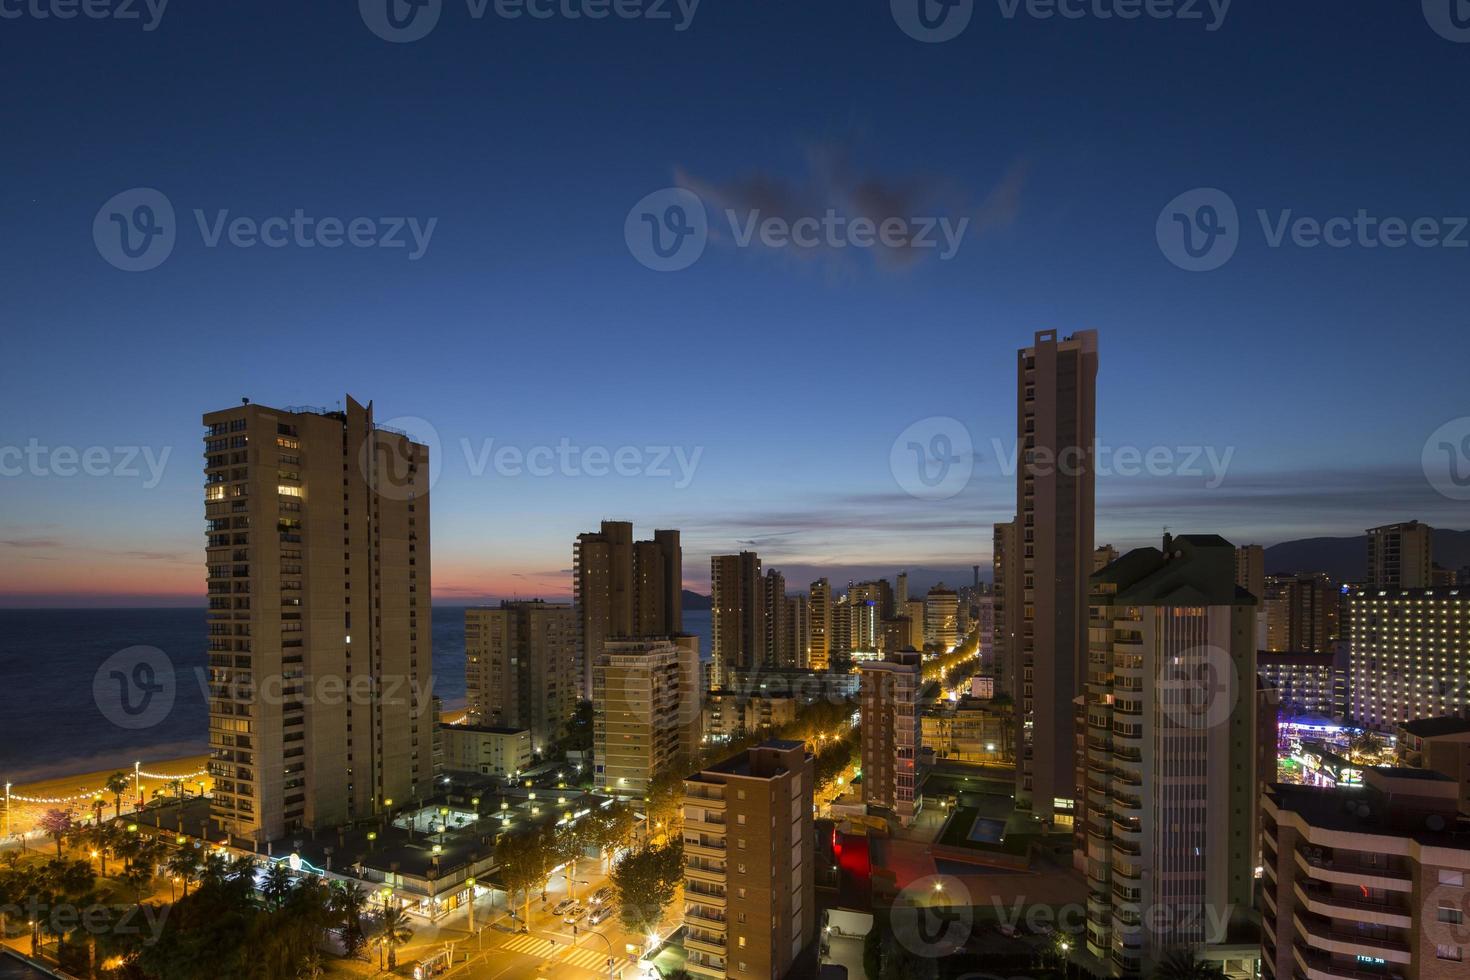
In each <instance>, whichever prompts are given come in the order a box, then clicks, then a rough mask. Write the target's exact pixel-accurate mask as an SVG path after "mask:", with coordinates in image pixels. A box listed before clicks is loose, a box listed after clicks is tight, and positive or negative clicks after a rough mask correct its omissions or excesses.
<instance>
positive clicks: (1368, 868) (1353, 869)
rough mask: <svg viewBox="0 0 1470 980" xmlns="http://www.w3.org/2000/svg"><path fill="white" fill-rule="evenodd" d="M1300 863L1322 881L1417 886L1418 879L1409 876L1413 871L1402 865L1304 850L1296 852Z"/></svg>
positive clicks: (1393, 888) (1397, 887)
mask: <svg viewBox="0 0 1470 980" xmlns="http://www.w3.org/2000/svg"><path fill="white" fill-rule="evenodd" d="M1296 863H1297V867H1299V868H1301V869H1302V871H1303V872H1305V873H1306V875H1307V876H1308V877H1311V878H1316V879H1317V880H1318V881H1330V882H1332V883H1334V884H1338V885H1351V886H1352V887H1354V888H1356V887H1358V886H1359V885H1367V886H1368V887H1370V888H1384V889H1387V890H1388V891H1395V892H1410V891H1413V890H1414V883H1413V881H1412V880H1411V879H1410V877H1409V872H1408V871H1406V870H1403V869H1401V868H1391V867H1387V866H1386V865H1381V864H1363V863H1362V862H1360V861H1353V860H1351V859H1347V858H1328V857H1318V856H1316V855H1311V856H1308V855H1307V854H1306V853H1305V852H1304V851H1297V852H1296Z"/></svg>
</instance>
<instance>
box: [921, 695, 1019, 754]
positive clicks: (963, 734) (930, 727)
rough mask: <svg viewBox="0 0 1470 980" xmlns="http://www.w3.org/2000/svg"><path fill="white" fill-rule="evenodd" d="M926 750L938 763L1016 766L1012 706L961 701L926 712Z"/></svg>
mask: <svg viewBox="0 0 1470 980" xmlns="http://www.w3.org/2000/svg"><path fill="white" fill-rule="evenodd" d="M921 725H922V733H923V746H924V748H926V749H930V750H932V751H933V752H934V757H935V759H938V760H943V759H949V760H953V761H957V762H991V763H1005V762H1014V761H1015V753H1014V751H1013V749H1012V745H1011V742H1012V735H1013V734H1014V724H1013V722H1012V720H1011V709H1010V706H1009V705H997V704H996V703H995V702H994V701H991V700H988V699H982V698H973V697H971V698H961V699H960V700H959V701H956V702H953V703H942V704H940V705H938V706H936V707H934V708H932V709H929V710H926V711H925V712H924V714H923V717H922V721H921Z"/></svg>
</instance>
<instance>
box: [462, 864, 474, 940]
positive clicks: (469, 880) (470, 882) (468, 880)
mask: <svg viewBox="0 0 1470 980" xmlns="http://www.w3.org/2000/svg"><path fill="white" fill-rule="evenodd" d="M464 883H465V885H467V886H468V887H469V890H470V932H474V931H475V879H474V877H473V876H471V877H469V878H466V879H465V880H464Z"/></svg>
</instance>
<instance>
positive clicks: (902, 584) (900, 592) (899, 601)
mask: <svg viewBox="0 0 1470 980" xmlns="http://www.w3.org/2000/svg"><path fill="white" fill-rule="evenodd" d="M908 601H909V573H908V572H899V573H898V588H897V589H896V590H895V593H894V599H893V608H894V611H895V612H896V613H897V614H898V615H900V616H902V615H903V607H904V606H906V605H908Z"/></svg>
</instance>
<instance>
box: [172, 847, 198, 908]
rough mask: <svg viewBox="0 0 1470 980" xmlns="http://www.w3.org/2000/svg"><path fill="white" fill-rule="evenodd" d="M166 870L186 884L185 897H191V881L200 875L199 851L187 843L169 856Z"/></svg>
mask: <svg viewBox="0 0 1470 980" xmlns="http://www.w3.org/2000/svg"><path fill="white" fill-rule="evenodd" d="M166 870H167V872H168V874H169V876H170V877H173V878H177V879H179V881H180V882H182V883H183V886H184V897H185V898H188V897H189V882H191V881H193V880H194V879H195V878H196V877H198V876H199V872H200V870H201V864H200V861H199V852H198V851H196V850H194V848H192V847H189V846H187V845H185V846H183V847H180V848H179V849H178V850H177V851H175V852H174V853H173V854H172V855H170V856H169V859H168V864H167V866H166Z"/></svg>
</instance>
